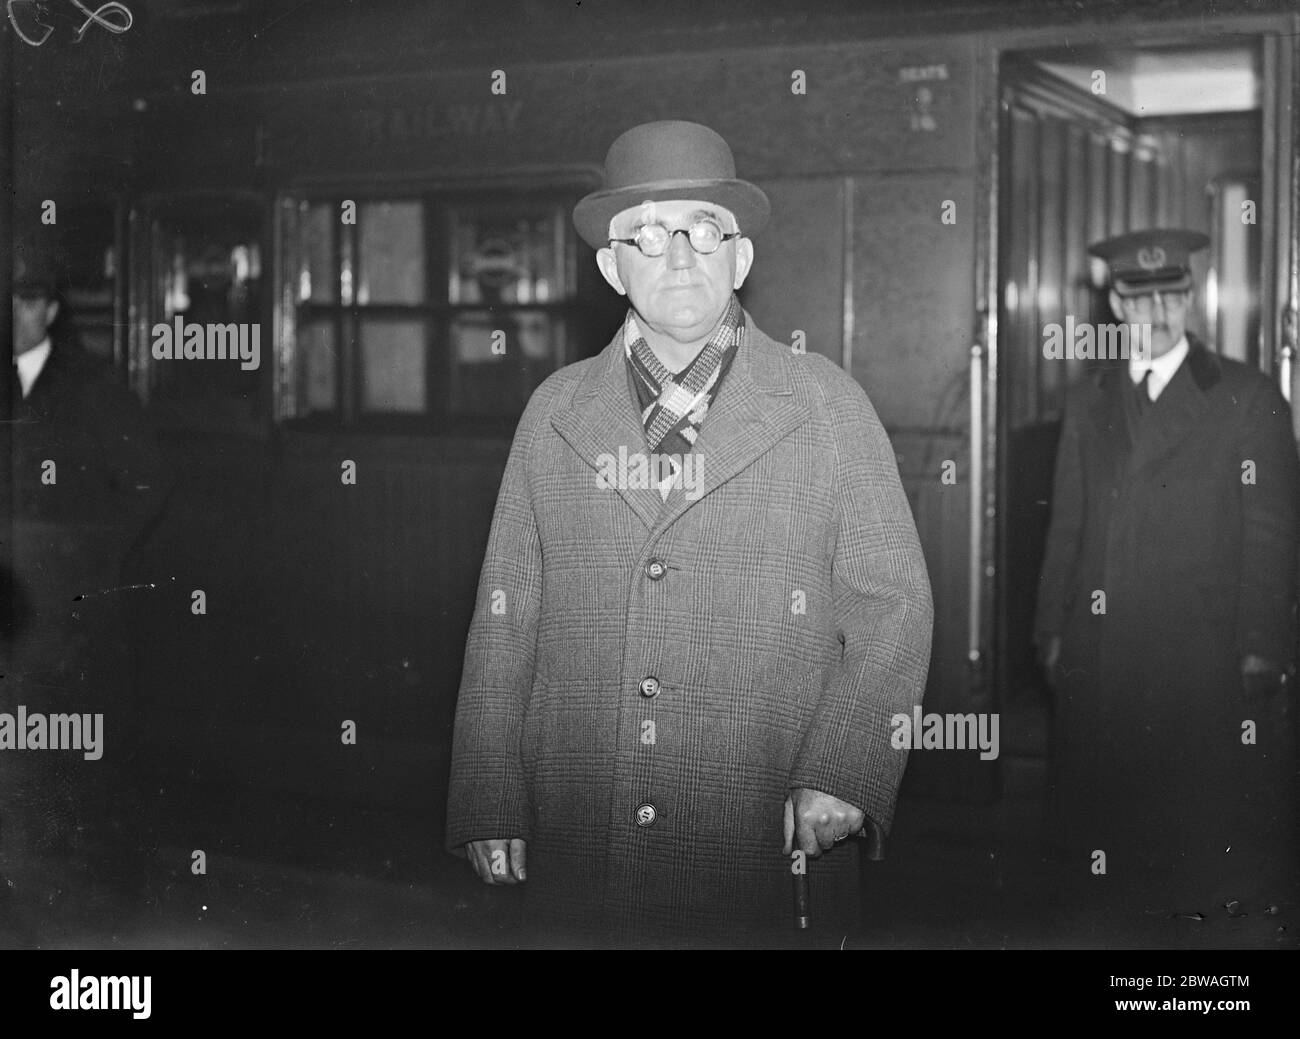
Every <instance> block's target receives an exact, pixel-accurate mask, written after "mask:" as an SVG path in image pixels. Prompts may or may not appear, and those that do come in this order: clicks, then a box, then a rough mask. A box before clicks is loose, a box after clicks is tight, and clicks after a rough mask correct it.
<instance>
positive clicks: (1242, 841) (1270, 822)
mask: <svg viewBox="0 0 1300 1039" xmlns="http://www.w3.org/2000/svg"><path fill="white" fill-rule="evenodd" d="M1189 340H1190V344H1189V345H1190V348H1191V349H1190V351H1189V353H1188V356H1187V358H1186V360H1185V361H1184V362H1183V364H1182V365H1180V367H1179V369H1178V371H1177V372H1176V373H1175V375H1174V378H1173V379H1172V380H1171V381H1170V383H1169V384H1168V386H1166V387H1165V390H1164V392H1163V393H1162V394H1161V396H1160V397H1159V399H1158V400H1157V401H1156V402H1155V403H1154V404H1153V405H1152V406H1151V407H1150V408H1148V409H1147V410H1146V411H1145V413H1144V414H1143V415H1142V417H1141V418H1140V419H1139V416H1138V411H1137V407H1136V402H1135V394H1134V392H1133V387H1132V383H1131V380H1130V379H1129V378H1128V373H1127V371H1126V370H1125V369H1124V368H1113V369H1109V370H1107V371H1105V372H1104V373H1102V374H1100V375H1098V376H1095V377H1092V378H1089V379H1086V380H1084V381H1082V382H1081V383H1079V384H1078V385H1076V386H1075V387H1073V388H1072V390H1071V391H1070V393H1069V395H1068V398H1067V403H1066V413H1065V423H1064V427H1063V429H1062V434H1061V441H1060V447H1059V450H1058V455H1057V464H1056V476H1055V488H1054V493H1053V497H1052V518H1051V525H1050V528H1049V532H1048V541H1047V551H1046V556H1045V561H1044V564H1043V570H1042V576H1041V581H1040V586H1039V602H1038V612H1037V621H1036V630H1037V635H1038V638H1039V639H1040V641H1041V640H1046V639H1047V638H1050V637H1051V636H1053V635H1057V636H1060V637H1061V638H1062V639H1063V646H1062V656H1061V669H1062V679H1063V680H1062V682H1061V683H1060V686H1059V689H1058V696H1057V700H1056V703H1055V707H1056V718H1055V723H1056V724H1055V732H1054V744H1053V762H1052V764H1053V772H1054V777H1055V780H1054V782H1055V792H1056V794H1057V799H1056V809H1057V811H1056V814H1057V819H1058V822H1060V823H1062V825H1063V826H1064V827H1065V830H1066V831H1067V838H1066V839H1067V842H1069V843H1071V846H1072V847H1073V848H1074V850H1075V852H1076V853H1078V854H1081V855H1082V854H1086V853H1089V852H1090V851H1091V850H1092V849H1096V848H1110V849H1111V850H1112V851H1115V850H1116V849H1123V851H1122V853H1121V854H1120V855H1119V857H1120V858H1121V859H1122V860H1124V862H1125V863H1126V866H1125V868H1128V866H1132V868H1133V871H1137V870H1138V868H1139V863H1142V864H1145V865H1143V866H1141V868H1143V869H1145V868H1146V867H1148V866H1150V867H1152V868H1153V869H1154V868H1156V867H1168V868H1170V869H1173V868H1175V865H1176V864H1177V863H1179V862H1181V863H1184V864H1185V865H1186V870H1185V872H1187V879H1188V880H1189V882H1191V883H1193V884H1194V883H1195V882H1196V880H1197V877H1198V876H1204V877H1207V878H1208V876H1209V875H1210V874H1212V873H1213V874H1218V875H1220V876H1231V875H1232V874H1233V871H1234V869H1235V868H1236V867H1235V865H1234V862H1233V861H1225V860H1224V859H1223V856H1224V854H1225V853H1224V849H1225V848H1231V849H1232V852H1231V857H1232V858H1233V859H1234V860H1240V859H1242V857H1243V856H1245V855H1247V853H1248V850H1249V849H1250V848H1251V847H1252V846H1255V847H1257V848H1258V849H1260V854H1261V855H1263V854H1264V849H1265V846H1266V845H1267V844H1268V841H1269V840H1271V839H1272V838H1271V837H1268V835H1269V834H1272V835H1273V836H1277V837H1279V839H1280V835H1281V834H1282V833H1283V831H1285V830H1286V829H1287V828H1288V827H1289V826H1290V823H1289V822H1288V821H1287V818H1288V817H1289V814H1290V812H1291V811H1292V807H1293V801H1294V776H1291V777H1290V778H1288V775H1289V774H1290V772H1292V771H1293V763H1294V758H1293V756H1292V755H1293V749H1292V744H1293V734H1292V732H1291V730H1292V726H1291V724H1290V722H1289V721H1288V720H1287V718H1286V717H1285V715H1284V714H1283V713H1282V712H1281V710H1280V707H1281V705H1279V704H1269V703H1246V702H1244V700H1243V695H1242V682H1241V677H1240V670H1239V662H1240V657H1241V655H1242V654H1245V653H1253V654H1258V655H1261V656H1263V657H1266V658H1267V659H1269V660H1271V661H1273V662H1274V663H1276V664H1279V665H1281V666H1283V667H1288V668H1289V667H1291V666H1292V665H1293V663H1294V653H1295V637H1296V629H1295V613H1294V603H1295V595H1296V545H1297V537H1298V535H1300V529H1298V526H1297V515H1298V509H1297V498H1298V495H1300V460H1298V459H1297V454H1296V447H1295V444H1294V442H1293V440H1292V437H1291V425H1290V416H1289V410H1288V407H1287V404H1286V401H1285V400H1284V399H1283V398H1282V395H1281V393H1280V392H1279V391H1278V389H1277V387H1276V386H1275V385H1274V384H1273V383H1272V382H1270V381H1269V380H1268V379H1267V378H1265V377H1264V376H1263V375H1262V374H1261V373H1259V372H1258V371H1255V370H1253V369H1250V368H1248V367H1247V366H1245V365H1242V364H1239V363H1237V362H1234V361H1231V360H1227V359H1224V358H1220V357H1217V356H1215V355H1214V354H1213V353H1211V352H1210V351H1208V350H1207V349H1206V348H1205V347H1204V346H1203V345H1202V344H1201V343H1199V342H1197V341H1195V340H1194V339H1192V338H1191V337H1189ZM1102 596H1104V598H1102ZM1247 720H1249V721H1252V722H1254V723H1255V724H1257V725H1258V727H1259V732H1258V734H1257V736H1258V742H1256V743H1253V744H1251V743H1243V740H1242V732H1243V730H1242V724H1243V722H1244V721H1247ZM1114 857H1115V856H1112V858H1114ZM1193 863H1196V865H1195V866H1193V865H1192V864H1193ZM1115 868H1116V867H1115V866H1114V863H1112V873H1113V872H1114V869H1115ZM1242 868H1243V870H1244V869H1246V867H1242ZM1198 871H1199V872H1198ZM1130 875H1134V874H1133V873H1131V874H1130ZM1150 875H1151V876H1152V877H1155V875H1156V874H1155V873H1152V874H1150Z"/></svg>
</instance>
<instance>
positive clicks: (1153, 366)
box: [1128, 335, 1189, 392]
mask: <svg viewBox="0 0 1300 1039" xmlns="http://www.w3.org/2000/svg"><path fill="white" fill-rule="evenodd" d="M1188 349H1189V347H1188V344H1187V336H1186V335H1183V336H1181V337H1180V338H1179V340H1178V342H1177V343H1176V344H1174V348H1173V349H1172V350H1170V351H1169V352H1168V353H1166V354H1162V355H1161V356H1159V357H1157V358H1155V359H1154V360H1151V361H1141V360H1138V359H1136V358H1134V357H1130V358H1129V359H1128V376H1129V378H1130V379H1132V380H1133V385H1134V386H1136V385H1137V384H1138V383H1140V382H1141V381H1142V375H1143V373H1145V372H1146V371H1147V369H1150V370H1151V380H1150V382H1151V384H1154V386H1156V387H1160V388H1163V387H1164V386H1165V385H1167V384H1168V382H1169V380H1170V379H1172V378H1173V377H1174V374H1175V373H1176V372H1177V371H1178V366H1179V365H1180V364H1182V363H1183V360H1184V358H1186V357H1187V352H1188ZM1155 392H1159V389H1157V390H1156V391H1155Z"/></svg>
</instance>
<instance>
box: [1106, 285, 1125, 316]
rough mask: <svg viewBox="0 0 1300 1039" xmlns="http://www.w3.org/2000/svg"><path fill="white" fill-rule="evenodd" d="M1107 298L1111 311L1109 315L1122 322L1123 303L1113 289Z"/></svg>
mask: <svg viewBox="0 0 1300 1039" xmlns="http://www.w3.org/2000/svg"><path fill="white" fill-rule="evenodd" d="M1107 298H1108V299H1109V300H1110V311H1111V313H1112V314H1114V315H1115V316H1116V317H1117V318H1119V319H1120V320H1121V321H1123V320H1124V301H1123V300H1122V299H1121V298H1120V295H1119V293H1118V292H1116V291H1115V290H1114V289H1111V290H1110V296H1109V297H1107Z"/></svg>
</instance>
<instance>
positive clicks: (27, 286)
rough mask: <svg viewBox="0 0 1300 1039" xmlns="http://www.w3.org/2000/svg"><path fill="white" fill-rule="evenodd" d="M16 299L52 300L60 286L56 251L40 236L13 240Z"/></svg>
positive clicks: (53, 246) (25, 235) (18, 237)
mask: <svg viewBox="0 0 1300 1039" xmlns="http://www.w3.org/2000/svg"><path fill="white" fill-rule="evenodd" d="M13 249H14V280H13V293H14V295H15V296H23V297H27V298H36V297H38V296H44V297H46V298H47V299H50V298H53V296H54V294H55V291H56V290H57V289H58V284H59V263H58V255H57V253H58V250H57V247H56V246H55V245H54V244H53V243H52V242H50V241H49V240H48V239H47V238H45V237H44V236H41V235H39V234H31V233H27V234H20V235H18V236H17V237H15V239H14V243H13Z"/></svg>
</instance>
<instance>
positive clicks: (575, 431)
mask: <svg viewBox="0 0 1300 1039" xmlns="http://www.w3.org/2000/svg"><path fill="white" fill-rule="evenodd" d="M626 365H627V361H626V359H625V358H624V356H623V330H622V328H621V327H620V328H619V330H618V332H616V333H615V335H614V339H613V341H612V342H611V343H610V344H609V345H608V346H607V347H605V349H604V350H602V351H601V352H600V353H599V354H598V355H597V357H596V363H595V364H593V365H592V366H591V367H590V368H589V369H588V370H587V374H586V375H585V376H583V379H582V382H581V383H580V384H579V385H578V388H577V390H576V391H575V392H574V395H573V403H572V404H571V405H569V407H567V408H565V409H563V410H561V411H557V412H556V413H555V414H554V415H552V416H551V425H552V426H554V427H555V431H556V432H557V433H559V434H560V436H561V437H563V438H564V440H565V442H566V443H567V444H568V445H569V446H570V447H572V448H573V450H574V451H576V452H577V453H578V454H579V455H580V456H581V457H582V460H583V461H584V462H586V463H587V464H588V465H589V466H591V467H592V469H595V470H597V471H600V470H601V469H602V468H603V467H602V465H601V462H600V457H601V456H602V455H608V456H610V457H613V458H615V459H617V458H619V457H620V455H619V449H620V448H621V449H622V450H623V451H624V452H625V454H626V455H627V456H631V455H634V454H637V453H638V452H640V453H642V454H644V453H645V450H646V442H645V430H644V429H643V428H642V426H641V416H640V415H639V414H638V413H637V408H636V403H635V401H633V400H632V393H631V389H630V387H629V386H628V381H627V372H626ZM615 489H616V490H617V491H618V493H619V494H620V495H622V496H623V500H624V501H625V502H627V503H628V505H630V506H631V507H632V511H633V512H635V513H636V515H637V516H638V517H639V518H640V520H641V522H642V523H644V524H645V526H646V529H649V528H650V527H652V526H653V525H654V522H655V517H656V516H657V515H658V513H659V509H660V508H661V507H662V505H663V499H662V498H661V497H660V495H659V492H658V491H656V490H653V489H651V490H649V491H647V490H645V489H636V488H631V489H629V488H627V487H622V486H617V485H616V486H615Z"/></svg>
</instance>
